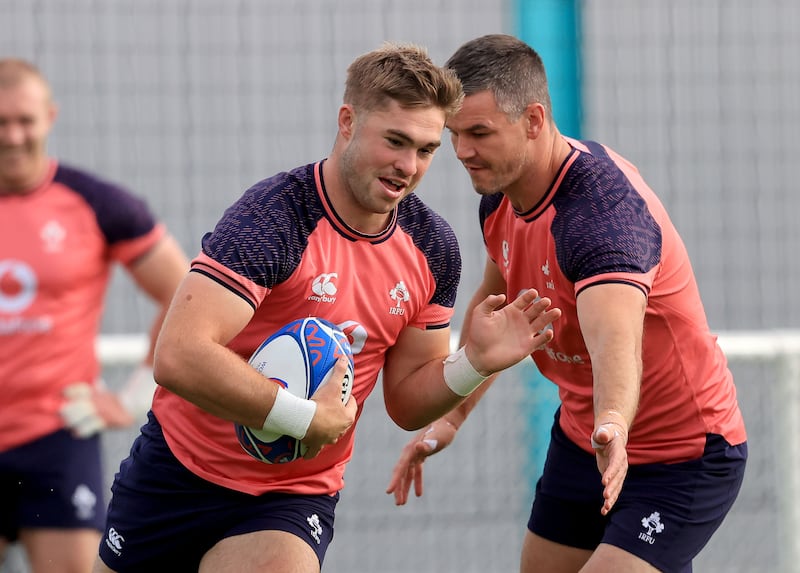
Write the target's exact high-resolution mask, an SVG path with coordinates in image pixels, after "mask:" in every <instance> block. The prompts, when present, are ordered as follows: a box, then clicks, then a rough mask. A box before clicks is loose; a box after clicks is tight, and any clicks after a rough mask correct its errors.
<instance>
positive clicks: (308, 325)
mask: <svg viewBox="0 0 800 573" xmlns="http://www.w3.org/2000/svg"><path fill="white" fill-rule="evenodd" d="M343 354H344V355H345V356H347V358H348V360H349V367H348V369H347V373H346V374H345V376H344V380H343V381H342V403H345V404H346V403H347V401H348V400H349V399H350V392H351V391H352V389H353V352H352V350H351V348H350V342H349V341H348V340H347V335H346V334H345V333H344V332H342V330H341V329H340V328H339V327H338V326H336V325H335V324H333V323H331V322H328V321H327V320H324V319H322V318H316V317H309V318H302V319H299V320H295V321H292V322H290V323H289V324H287V325H286V326H284V327H282V328H281V329H279V330H278V331H277V332H275V333H274V334H273V335H272V336H270V337H269V338H267V339H266V340H265V341H264V342H263V343H262V344H261V346H259V347H258V348H257V349H256V351H255V352H254V353H253V355H252V356H251V357H250V360H249V363H250V365H252V366H253V368H255V369H256V370H258V371H259V372H261V373H262V374H263V375H264V376H265V377H267V378H272V379H273V380H275V381H277V382H278V383H279V384H281V385H282V386H283V387H284V388H285V389H286V390H288V391H289V392H291V393H292V394H294V395H295V396H299V397H301V398H310V397H311V396H313V395H314V392H316V391H317V388H319V387H321V386H323V385H324V384H326V383H327V382H328V379H329V378H330V376H331V372H332V371H333V367H334V366H335V365H336V361H337V360H338V359H339V357H340V356H342V355H343ZM235 427H236V437H237V438H238V439H239V443H240V444H241V446H242V448H243V449H244V451H245V452H247V453H248V454H250V455H251V456H252V457H254V458H255V459H257V460H259V461H262V462H264V463H268V464H280V463H286V462H291V461H293V460H296V459H297V458H300V457H302V456H303V454H304V453H305V446H304V445H303V444H302V443H301V442H300V440H298V439H296V438H293V437H291V436H282V435H280V434H275V433H271V432H266V431H264V430H262V429H260V428H251V427H248V426H243V425H241V424H235Z"/></svg>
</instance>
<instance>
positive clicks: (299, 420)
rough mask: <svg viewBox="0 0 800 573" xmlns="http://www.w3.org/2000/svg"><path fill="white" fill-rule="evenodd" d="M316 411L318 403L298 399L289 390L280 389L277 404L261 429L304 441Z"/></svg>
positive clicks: (274, 404) (273, 405)
mask: <svg viewBox="0 0 800 573" xmlns="http://www.w3.org/2000/svg"><path fill="white" fill-rule="evenodd" d="M316 411H317V403H316V402H314V401H312V400H304V399H303V398H298V397H297V396H295V395H294V394H292V393H291V392H289V391H288V390H285V389H283V388H278V394H277V395H276V396H275V402H274V403H273V404H272V409H271V410H270V411H269V414H267V418H266V419H265V420H264V425H263V426H262V428H261V429H262V430H264V431H265V432H273V433H275V434H280V435H287V436H292V437H293V438H297V439H298V440H302V439H303V438H305V436H306V432H307V431H308V427H309V426H310V425H311V419H312V418H313V417H314V413H315V412H316Z"/></svg>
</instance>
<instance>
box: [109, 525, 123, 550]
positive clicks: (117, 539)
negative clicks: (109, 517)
mask: <svg viewBox="0 0 800 573" xmlns="http://www.w3.org/2000/svg"><path fill="white" fill-rule="evenodd" d="M124 541H125V538H124V537H122V535H120V534H119V533H117V530H116V529H114V528H113V527H110V528H109V529H108V536H106V545H108V547H109V549H111V551H113V552H114V553H115V554H116V555H117V556H119V555H122V544H123V542H124Z"/></svg>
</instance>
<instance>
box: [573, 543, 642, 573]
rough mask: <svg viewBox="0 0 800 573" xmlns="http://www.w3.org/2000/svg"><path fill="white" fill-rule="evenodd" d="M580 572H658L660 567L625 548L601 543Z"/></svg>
mask: <svg viewBox="0 0 800 573" xmlns="http://www.w3.org/2000/svg"><path fill="white" fill-rule="evenodd" d="M580 573H658V569H656V568H655V567H653V566H652V565H650V564H649V563H648V562H647V561H645V560H643V559H640V558H639V557H637V556H636V555H633V554H631V553H628V552H627V551H625V550H624V549H620V548H619V547H615V546H613V545H608V544H606V543H601V544H600V545H598V547H597V549H595V550H594V553H592V556H591V558H590V559H589V561H587V562H586V565H584V566H583V568H582V569H581V570H580Z"/></svg>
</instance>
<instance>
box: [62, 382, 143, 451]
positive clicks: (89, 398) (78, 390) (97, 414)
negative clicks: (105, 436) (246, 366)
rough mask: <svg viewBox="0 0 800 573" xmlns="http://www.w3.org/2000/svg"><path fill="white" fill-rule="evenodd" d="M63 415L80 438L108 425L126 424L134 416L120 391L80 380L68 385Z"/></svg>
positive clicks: (69, 427) (70, 428)
mask: <svg viewBox="0 0 800 573" xmlns="http://www.w3.org/2000/svg"><path fill="white" fill-rule="evenodd" d="M60 413H61V418H62V419H63V420H64V424H65V426H66V427H67V428H68V429H69V430H70V431H71V432H72V434H73V435H74V436H76V437H78V438H88V437H89V436H92V435H94V434H96V433H98V432H100V431H101V430H103V429H105V428H125V427H128V426H130V425H131V424H133V422H134V419H133V417H132V416H131V415H130V414H129V413H128V411H127V410H126V409H125V407H124V406H123V405H122V403H121V402H120V400H119V398H118V397H117V395H116V394H113V393H112V392H109V391H108V390H106V389H105V388H101V387H95V386H92V385H90V384H87V383H86V382H76V383H74V384H70V385H69V386H67V387H66V388H65V389H64V403H63V405H62V406H61V411H60Z"/></svg>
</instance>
